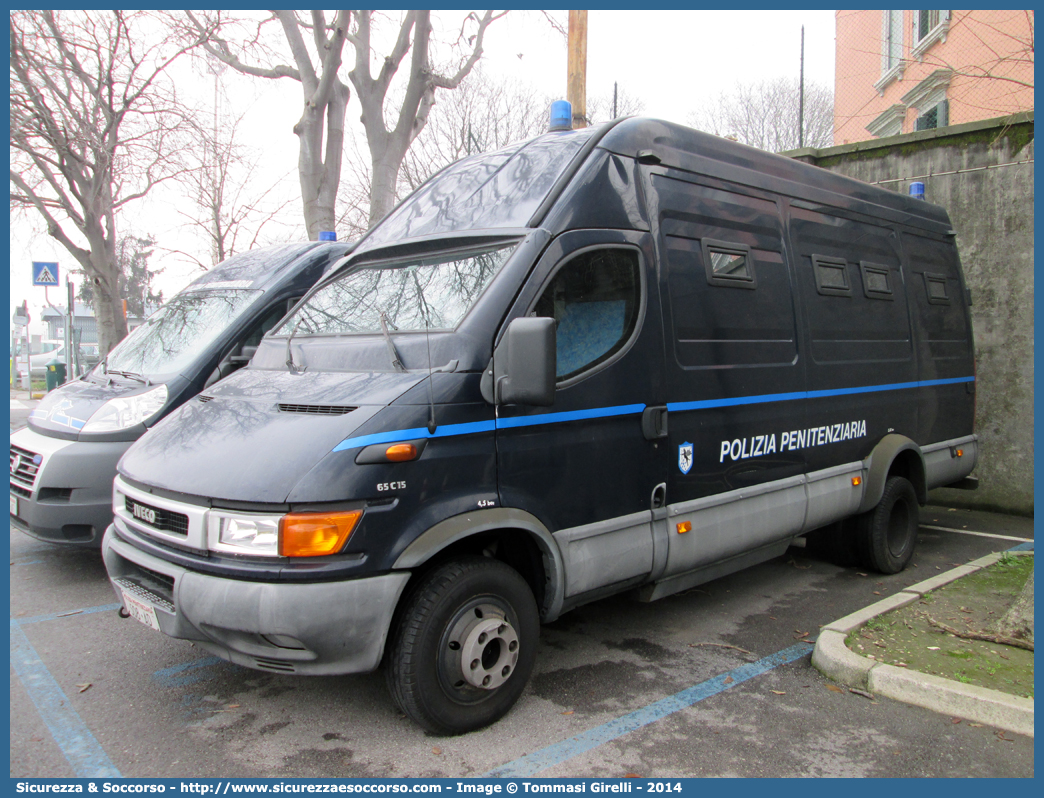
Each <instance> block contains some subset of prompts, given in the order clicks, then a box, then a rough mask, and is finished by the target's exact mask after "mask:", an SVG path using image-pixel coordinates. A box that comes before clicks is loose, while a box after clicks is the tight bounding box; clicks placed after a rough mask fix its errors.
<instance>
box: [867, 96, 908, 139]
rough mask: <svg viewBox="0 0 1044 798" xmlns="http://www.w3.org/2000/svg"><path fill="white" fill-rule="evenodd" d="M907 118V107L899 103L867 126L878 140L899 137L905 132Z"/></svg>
mask: <svg viewBox="0 0 1044 798" xmlns="http://www.w3.org/2000/svg"><path fill="white" fill-rule="evenodd" d="M905 117H906V106H905V105H902V104H901V103H898V104H896V105H893V106H891V107H890V108H888V109H887V110H885V111H884V113H882V114H880V115H879V116H878V117H877V118H876V119H874V121H873V122H871V123H870V124H869V125H867V126H866V129H867V130H869V131H870V132H871V133H872V134H873V135H874V136H876V137H877V138H883V137H884V136H898V135H899V134H900V133H902V132H903V119H904V118H905Z"/></svg>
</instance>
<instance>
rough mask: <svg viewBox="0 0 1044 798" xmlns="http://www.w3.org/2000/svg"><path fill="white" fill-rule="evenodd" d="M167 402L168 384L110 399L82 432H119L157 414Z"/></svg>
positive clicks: (91, 418)
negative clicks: (132, 394)
mask: <svg viewBox="0 0 1044 798" xmlns="http://www.w3.org/2000/svg"><path fill="white" fill-rule="evenodd" d="M166 403H167V386H166V385H157V386H156V387H155V388H153V389H152V390H151V391H145V393H139V394H135V395H134V396H120V397H118V398H116V399H110V400H109V401H108V402H106V403H105V404H103V405H102V406H101V407H99V408H98V409H97V410H96V411H95V412H94V415H93V416H91V417H90V418H89V419H88V420H87V423H86V424H84V425H83V430H82V432H118V431H119V430H124V429H130V428H131V427H133V426H136V425H138V424H141V423H142V422H144V421H145V420H146V419H148V418H151V417H152V416H154V415H156V413H158V412H159V411H160V410H161V409H162V408H163V405H165V404H166Z"/></svg>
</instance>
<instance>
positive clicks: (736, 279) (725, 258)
mask: <svg viewBox="0 0 1044 798" xmlns="http://www.w3.org/2000/svg"><path fill="white" fill-rule="evenodd" d="M703 268H704V269H705V270H706V272H707V282H708V283H710V284H711V285H724V286H728V287H729V288H757V287H758V281H757V279H756V278H755V276H754V262H753V261H752V260H751V257H750V247H748V246H746V245H745V244H733V243H730V242H728V241H715V240H713V239H710V238H705V239H703Z"/></svg>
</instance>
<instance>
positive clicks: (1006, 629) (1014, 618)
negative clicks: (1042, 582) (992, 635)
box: [995, 571, 1033, 643]
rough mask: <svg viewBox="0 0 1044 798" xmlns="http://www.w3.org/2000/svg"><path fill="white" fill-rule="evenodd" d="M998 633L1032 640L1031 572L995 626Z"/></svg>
mask: <svg viewBox="0 0 1044 798" xmlns="http://www.w3.org/2000/svg"><path fill="white" fill-rule="evenodd" d="M995 629H996V631H997V633H998V634H1001V635H1004V636H1005V637H1015V638H1018V639H1019V640H1028V641H1029V642H1031V643H1032V642H1033V572H1032V571H1030V575H1029V578H1028V579H1027V580H1026V584H1024V585H1023V586H1022V591H1021V592H1020V593H1019V595H1018V596H1017V597H1016V598H1015V601H1014V603H1013V604H1012V605H1011V607H1010V608H1008V611H1007V612H1006V613H1004V617H1003V618H1001V619H1000V620H999V621H998V622H997V626H996V627H995Z"/></svg>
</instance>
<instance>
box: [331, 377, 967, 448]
mask: <svg viewBox="0 0 1044 798" xmlns="http://www.w3.org/2000/svg"><path fill="white" fill-rule="evenodd" d="M964 382H975V377H951V378H948V379H942V380H918V381H917V382H895V383H891V384H889V385H866V386H863V387H860V388H833V389H830V390H822V391H794V392H792V393H766V394H760V395H758V396H738V397H732V398H729V399H706V400H702V401H697V402H668V403H667V410H668V412H672V413H678V412H681V411H684V410H708V409H711V408H715V407H739V406H741V405H757V404H764V403H766V402H791V401H794V400H795V399H821V398H823V397H827V396H852V395H855V394H861V393H877V392H879V391H901V390H906V389H908V388H931V387H933V386H936V385H955V384H958V383H964ZM643 410H645V405H642V404H637V405H616V406H614V407H596V408H592V409H590V410H571V411H569V412H564V413H539V414H537V415H533V416H515V417H514V418H501V419H497V420H496V421H475V422H472V423H470V424H446V425H444V426H441V427H439V428H438V429H436V430H435V434H434V435H432V434H431V433H430V432H428V430H427V428H426V427H416V428H414V429H400V430H392V431H390V432H376V433H374V434H372V435H360V436H359V437H357V438H346V439H345V440H343V441H341V442H340V443H339V444H337V445H336V446H335V447H334V449H333V450H334V451H335V452H342V451H344V450H345V449H356V448H362V447H364V446H370V445H372V444H375V443H399V442H400V441H409V440H416V439H417V438H448V437H450V436H453V435H471V434H473V433H476V432H492V431H494V430H497V429H517V428H519V427H535V426H539V425H543V424H562V423H564V422H567V421H583V420H586V419H592V418H613V417H614V416H629V415H634V414H638V413H641V412H642V411H643Z"/></svg>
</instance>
